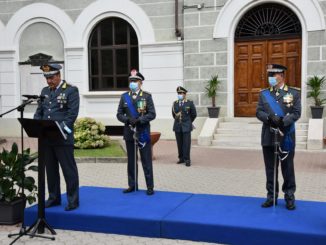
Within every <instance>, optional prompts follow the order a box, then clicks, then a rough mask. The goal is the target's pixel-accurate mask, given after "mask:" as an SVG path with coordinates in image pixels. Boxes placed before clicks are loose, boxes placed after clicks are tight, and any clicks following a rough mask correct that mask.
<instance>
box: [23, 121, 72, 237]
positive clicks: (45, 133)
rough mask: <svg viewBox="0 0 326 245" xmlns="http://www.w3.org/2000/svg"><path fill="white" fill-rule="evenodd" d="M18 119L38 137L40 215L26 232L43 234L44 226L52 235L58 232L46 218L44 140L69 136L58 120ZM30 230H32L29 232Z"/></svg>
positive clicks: (30, 134)
mask: <svg viewBox="0 0 326 245" xmlns="http://www.w3.org/2000/svg"><path fill="white" fill-rule="evenodd" d="M18 120H19V122H20V123H21V125H22V126H23V128H24V130H25V132H26V133H27V135H28V136H29V137H31V138H38V217H37V220H36V221H35V223H34V224H33V225H31V226H30V227H29V228H28V229H27V230H26V233H27V235H29V236H31V237H33V236H36V232H38V234H43V233H44V228H45V227H46V228H47V229H49V231H50V232H51V233H52V235H55V234H56V232H55V231H54V230H53V229H52V228H51V227H50V225H49V224H48V223H47V221H46V220H45V207H44V206H45V204H44V201H45V162H44V150H43V145H44V141H45V140H47V139H49V140H59V139H67V136H66V134H65V133H64V132H63V131H62V129H61V127H60V125H59V123H58V122H57V121H52V120H37V119H27V118H23V119H21V118H18ZM31 230H32V231H31ZM29 231H31V232H30V233H29ZM43 238H49V237H43ZM49 239H53V240H54V237H51V238H49Z"/></svg>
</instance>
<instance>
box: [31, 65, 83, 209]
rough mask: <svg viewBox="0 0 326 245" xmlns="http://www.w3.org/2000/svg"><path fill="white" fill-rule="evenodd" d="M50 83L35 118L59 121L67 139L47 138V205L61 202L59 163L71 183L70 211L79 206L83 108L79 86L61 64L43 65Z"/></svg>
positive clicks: (67, 180)
mask: <svg viewBox="0 0 326 245" xmlns="http://www.w3.org/2000/svg"><path fill="white" fill-rule="evenodd" d="M40 69H41V70H42V71H43V75H44V77H45V79H46V82H47V84H48V86H47V87H44V88H43V89H42V92H41V96H44V98H45V99H44V100H41V101H40V102H39V104H38V107H37V110H36V112H35V114H34V119H43V120H54V121H57V122H58V123H59V124H60V126H61V128H62V130H63V132H65V133H66V134H67V140H64V139H62V140H46V141H45V145H44V157H45V159H44V161H45V168H46V175H47V182H48V191H49V198H48V200H47V201H46V203H45V207H46V208H49V207H52V206H58V205H60V204H61V192H60V174H59V163H60V166H61V169H62V172H63V176H64V178H65V181H66V186H67V199H68V204H67V206H66V207H65V210H66V211H70V210H74V209H76V208H77V207H78V206H79V178H78V170H77V165H76V161H75V158H74V131H73V130H74V122H75V121H76V118H77V116H78V111H79V92H78V88H77V87H75V86H72V85H71V84H69V83H67V82H66V81H64V80H62V79H61V73H60V70H61V69H62V67H61V66H60V65H58V64H46V65H43V66H41V67H40Z"/></svg>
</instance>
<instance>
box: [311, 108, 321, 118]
mask: <svg viewBox="0 0 326 245" xmlns="http://www.w3.org/2000/svg"><path fill="white" fill-rule="evenodd" d="M310 108H311V116H312V118H315V119H320V118H323V110H324V107H323V106H310Z"/></svg>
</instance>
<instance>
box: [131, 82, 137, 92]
mask: <svg viewBox="0 0 326 245" xmlns="http://www.w3.org/2000/svg"><path fill="white" fill-rule="evenodd" d="M129 88H130V90H131V91H132V92H136V91H137V90H138V83H137V82H131V83H130V84H129Z"/></svg>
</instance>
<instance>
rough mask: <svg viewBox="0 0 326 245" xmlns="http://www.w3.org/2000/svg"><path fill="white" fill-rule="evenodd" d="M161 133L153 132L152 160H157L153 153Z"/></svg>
mask: <svg viewBox="0 0 326 245" xmlns="http://www.w3.org/2000/svg"><path fill="white" fill-rule="evenodd" d="M160 137H161V133H160V132H151V144H152V159H153V160H154V159H155V156H154V153H153V146H154V145H155V143H156V142H157V141H158V140H159V139H160Z"/></svg>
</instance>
